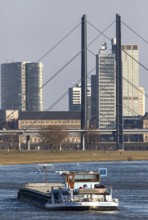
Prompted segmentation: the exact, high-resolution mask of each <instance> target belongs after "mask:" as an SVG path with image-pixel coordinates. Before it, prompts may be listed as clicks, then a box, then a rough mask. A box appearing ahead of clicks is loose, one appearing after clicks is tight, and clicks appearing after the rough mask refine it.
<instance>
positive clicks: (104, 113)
mask: <svg viewBox="0 0 148 220" xmlns="http://www.w3.org/2000/svg"><path fill="white" fill-rule="evenodd" d="M115 70H116V68H115V54H114V53H113V52H112V51H109V50H107V45H106V43H104V44H103V45H102V47H101V49H100V51H99V55H97V56H96V77H97V84H98V85H97V92H98V95H97V96H98V98H97V99H96V100H97V102H98V104H97V105H98V106H96V108H97V109H98V110H97V115H98V116H97V127H98V128H100V129H105V128H115V126H116V123H115V121H116V111H115V106H116V86H115V82H116V80H115V76H116V74H115Z"/></svg>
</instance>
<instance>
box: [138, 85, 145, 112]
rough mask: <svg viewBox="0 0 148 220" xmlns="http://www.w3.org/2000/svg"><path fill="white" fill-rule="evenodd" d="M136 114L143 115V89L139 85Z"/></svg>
mask: <svg viewBox="0 0 148 220" xmlns="http://www.w3.org/2000/svg"><path fill="white" fill-rule="evenodd" d="M138 109H139V111H138V115H142V116H144V115H145V91H144V88H143V87H139V97H138Z"/></svg>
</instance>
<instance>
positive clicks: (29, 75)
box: [1, 62, 43, 111]
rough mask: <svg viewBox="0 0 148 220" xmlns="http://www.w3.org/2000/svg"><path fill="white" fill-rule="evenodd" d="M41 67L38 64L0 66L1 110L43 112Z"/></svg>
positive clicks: (15, 63) (19, 63) (22, 63)
mask: <svg viewBox="0 0 148 220" xmlns="http://www.w3.org/2000/svg"><path fill="white" fill-rule="evenodd" d="M42 85H43V65H42V63H38V62H11V63H4V64H1V109H3V110H6V109H15V110H16V109H17V110H21V111H42V110H43V90H42Z"/></svg>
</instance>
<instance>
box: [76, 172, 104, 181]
mask: <svg viewBox="0 0 148 220" xmlns="http://www.w3.org/2000/svg"><path fill="white" fill-rule="evenodd" d="M74 180H75V181H76V182H84V181H88V182H92V181H96V182H98V181H100V178H99V174H81V175H78V174H76V175H75V176H74Z"/></svg>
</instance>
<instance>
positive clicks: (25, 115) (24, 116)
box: [18, 111, 80, 120]
mask: <svg viewBox="0 0 148 220" xmlns="http://www.w3.org/2000/svg"><path fill="white" fill-rule="evenodd" d="M18 120H80V111H52V112H51V111H38V112H27V111H24V112H20V113H19V117H18Z"/></svg>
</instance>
